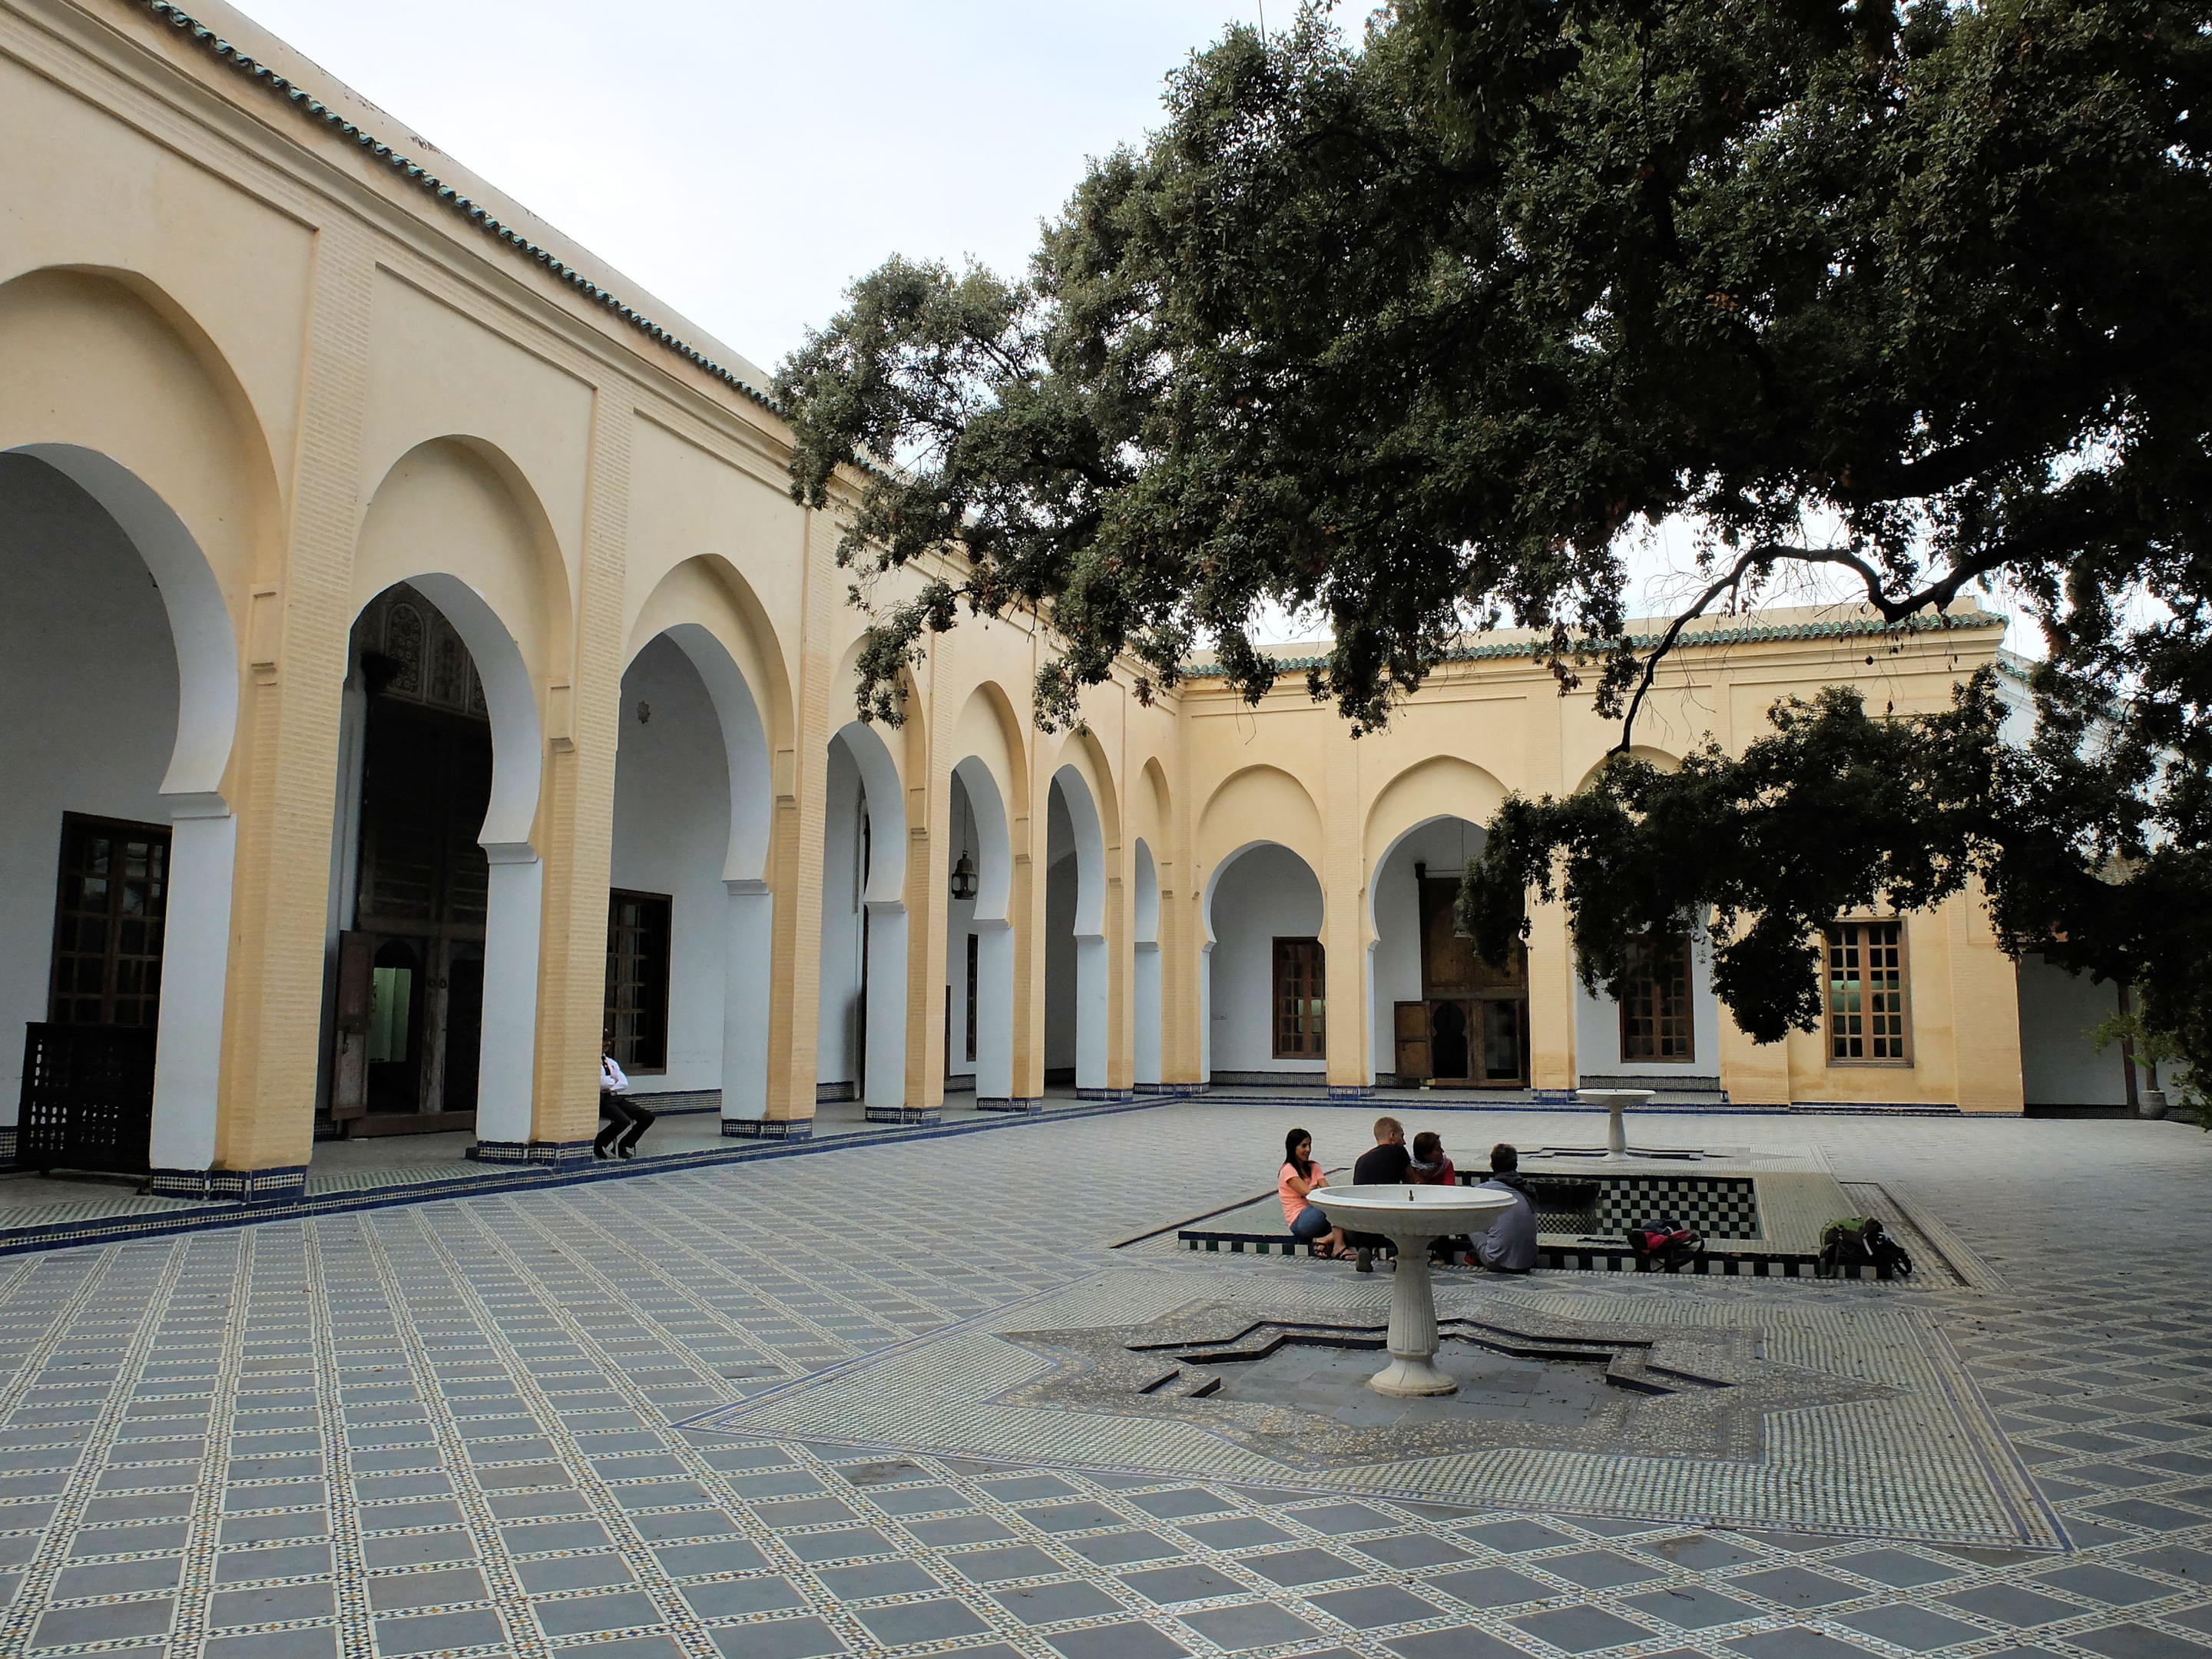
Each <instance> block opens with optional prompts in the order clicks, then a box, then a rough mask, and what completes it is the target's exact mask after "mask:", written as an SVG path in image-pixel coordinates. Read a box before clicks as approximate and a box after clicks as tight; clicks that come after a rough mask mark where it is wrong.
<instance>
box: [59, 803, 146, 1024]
mask: <svg viewBox="0 0 2212 1659" xmlns="http://www.w3.org/2000/svg"><path fill="white" fill-rule="evenodd" d="M168 908H169V831H168V830H167V828H166V827H164V826H162V825H161V824H155V823H123V822H120V821H118V820H117V819H114V818H94V817H84V816H82V815H81V814H79V813H76V812H70V813H67V814H65V815H64V817H63V818H62V856H61V890H60V892H59V894H58V896H57V897H56V899H55V902H54V956H53V966H52V973H51V975H49V977H48V980H47V997H46V1018H48V1019H50V1020H52V1021H54V1022H55V1023H56V1024H63V1025H146V1026H150V1025H154V1024H158V1023H159V1018H160V1014H161V942H162V940H161V935H162V932H163V929H164V928H165V927H166V926H167V914H168Z"/></svg>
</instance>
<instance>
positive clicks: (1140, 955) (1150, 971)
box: [1134, 939, 1160, 1084]
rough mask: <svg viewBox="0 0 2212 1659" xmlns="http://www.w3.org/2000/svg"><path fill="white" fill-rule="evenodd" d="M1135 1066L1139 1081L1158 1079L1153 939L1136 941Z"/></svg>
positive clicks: (1157, 993)
mask: <svg viewBox="0 0 2212 1659" xmlns="http://www.w3.org/2000/svg"><path fill="white" fill-rule="evenodd" d="M1136 994H1137V1061H1136V1063H1137V1070H1136V1077H1135V1079H1134V1080H1135V1081H1136V1082H1137V1083H1139V1084H1147V1083H1152V1084H1156V1083H1158V1081H1159V1080H1160V947H1159V945H1158V941H1156V940H1153V939H1140V940H1139V941H1138V944H1137V984H1136Z"/></svg>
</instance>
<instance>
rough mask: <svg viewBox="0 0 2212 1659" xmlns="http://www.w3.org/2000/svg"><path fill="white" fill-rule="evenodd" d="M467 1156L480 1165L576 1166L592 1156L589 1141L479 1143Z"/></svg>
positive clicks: (490, 1141)
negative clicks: (575, 1164)
mask: <svg viewBox="0 0 2212 1659" xmlns="http://www.w3.org/2000/svg"><path fill="white" fill-rule="evenodd" d="M468 1155H469V1156H470V1157H471V1158H474V1159H475V1160H476V1161H477V1163H479V1164H574V1163H579V1162H580V1161H582V1160H584V1159H586V1158H590V1157H591V1155H592V1143H591V1142H590V1141H588V1140H479V1141H478V1142H477V1144H476V1145H475V1146H471V1147H470V1148H469V1153H468Z"/></svg>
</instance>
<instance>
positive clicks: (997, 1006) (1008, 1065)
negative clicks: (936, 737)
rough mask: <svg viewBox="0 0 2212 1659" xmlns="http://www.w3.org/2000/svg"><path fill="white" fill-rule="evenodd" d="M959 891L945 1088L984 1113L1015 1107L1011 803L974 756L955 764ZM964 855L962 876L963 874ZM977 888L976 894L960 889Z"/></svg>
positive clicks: (950, 936)
mask: <svg viewBox="0 0 2212 1659" xmlns="http://www.w3.org/2000/svg"><path fill="white" fill-rule="evenodd" d="M952 835H953V841H952V846H951V850H950V853H949V854H948V863H949V866H950V867H951V871H952V873H953V885H954V892H953V896H952V898H951V902H950V907H949V908H948V910H947V912H946V922H945V987H946V989H945V1057H946V1058H945V1073H946V1084H945V1086H946V1088H947V1089H948V1090H950V1089H952V1088H954V1087H956V1086H958V1087H963V1088H972V1089H973V1090H974V1091H975V1105H976V1108H977V1109H978V1110H981V1111H1006V1110H1010V1109H1012V1105H1013V1102H1012V1094H1013V1079H1014V935H1013V928H1012V925H1011V923H1010V921H1009V920H1008V917H1007V915H1006V906H1007V898H1008V895H1009V893H1010V892H1011V890H1012V876H1013V871H1012V857H1011V855H1010V849H1009V847H1008V842H1007V830H1006V801H1005V799H1004V797H1003V796H1001V795H1000V792H999V783H998V780H997V779H996V778H994V776H993V775H992V774H991V769H990V768H989V767H988V766H987V765H985V764H984V763H983V762H982V761H981V759H980V758H978V757H975V756H973V755H971V756H969V757H967V758H966V759H965V760H963V761H962V762H961V763H959V764H958V765H957V766H955V767H954V768H953V769H952ZM963 859H965V860H967V864H966V866H965V879H963V865H962V860H963ZM969 887H972V890H973V896H970V897H963V896H961V892H960V890H961V889H963V888H969Z"/></svg>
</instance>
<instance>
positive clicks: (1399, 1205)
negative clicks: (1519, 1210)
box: [1311, 1186, 1516, 1399]
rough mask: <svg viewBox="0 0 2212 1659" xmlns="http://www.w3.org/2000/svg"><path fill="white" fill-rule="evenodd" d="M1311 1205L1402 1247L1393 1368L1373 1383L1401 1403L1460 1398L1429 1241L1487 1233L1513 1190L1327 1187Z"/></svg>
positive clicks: (1394, 1286) (1370, 1382) (1393, 1314)
mask: <svg viewBox="0 0 2212 1659" xmlns="http://www.w3.org/2000/svg"><path fill="white" fill-rule="evenodd" d="M1311 1201H1312V1202H1313V1203H1315V1204H1316V1205H1318V1206H1321V1209H1322V1213H1323V1214H1325V1215H1327V1216H1328V1218H1329V1219H1330V1220H1331V1221H1332V1222H1334V1223H1335V1224H1336V1225H1338V1226H1340V1227H1348V1228H1350V1229H1351V1230H1352V1231H1355V1232H1368V1233H1380V1234H1382V1235H1383V1237H1385V1238H1387V1239H1389V1241H1390V1243H1392V1244H1393V1245H1394V1246H1395V1247H1396V1249H1397V1252H1398V1266H1397V1271H1396V1273H1395V1275H1394V1276H1393V1279H1392V1282H1391V1285H1390V1330H1389V1336H1388V1338H1387V1339H1386V1340H1387V1341H1388V1344H1389V1352H1390V1363H1389V1364H1388V1365H1386V1366H1384V1367H1383V1369H1382V1370H1379V1371H1377V1372H1376V1374H1375V1375H1374V1376H1370V1377H1369V1378H1368V1379H1367V1386H1368V1387H1369V1388H1370V1389H1374V1390H1375V1392H1376V1393H1377V1394H1383V1395H1391V1396H1392V1397H1393V1398H1396V1399H1411V1398H1414V1397H1417V1396H1419V1395H1437V1394H1455V1393H1457V1392H1458V1391H1459V1384H1458V1383H1455V1382H1453V1381H1452V1380H1451V1378H1450V1377H1449V1376H1445V1375H1444V1374H1443V1372H1442V1371H1440V1370H1437V1365H1436V1358H1437V1299H1436V1291H1435V1288H1434V1286H1433V1285H1432V1284H1431V1280H1430V1278H1429V1244H1430V1242H1431V1240H1433V1239H1438V1238H1446V1237H1451V1236H1452V1235H1454V1234H1456V1233H1471V1232H1480V1231H1488V1229H1489V1226H1490V1224H1491V1223H1492V1221H1493V1220H1495V1219H1496V1218H1498V1215H1499V1214H1500V1213H1502V1212H1504V1211H1506V1210H1509V1209H1510V1208H1511V1207H1512V1206H1513V1205H1514V1204H1515V1202H1516V1199H1515V1198H1514V1195H1513V1194H1510V1193H1507V1192H1500V1191H1498V1190H1495V1189H1492V1190H1491V1191H1489V1192H1485V1191H1483V1190H1482V1189H1480V1188H1472V1187H1408V1186H1387V1187H1386V1186H1366V1187H1323V1188H1319V1189H1318V1190H1317V1191H1316V1192H1315V1193H1313V1194H1311Z"/></svg>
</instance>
